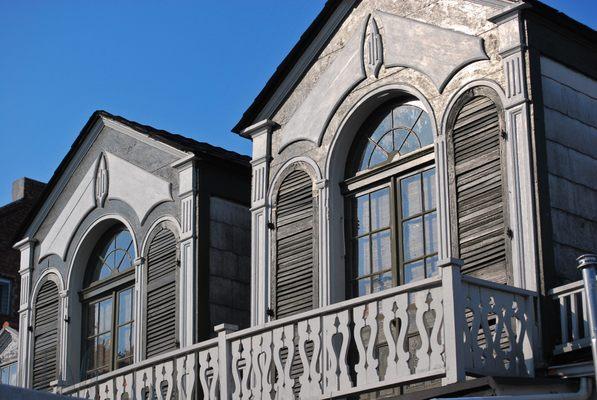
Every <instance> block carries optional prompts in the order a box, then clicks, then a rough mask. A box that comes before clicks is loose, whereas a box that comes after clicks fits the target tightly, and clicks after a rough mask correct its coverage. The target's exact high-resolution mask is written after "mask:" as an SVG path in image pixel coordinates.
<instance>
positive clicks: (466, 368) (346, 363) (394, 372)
mask: <svg viewBox="0 0 597 400" xmlns="http://www.w3.org/2000/svg"><path fill="white" fill-rule="evenodd" d="M440 271H441V272H440V275H441V276H439V277H436V278H430V279H426V280H424V281H420V282H417V283H413V284H408V285H403V286H400V287H396V288H393V289H389V290H386V291H384V292H380V293H376V294H372V295H369V296H365V297H360V298H357V299H353V300H348V301H345V302H341V303H338V304H334V305H331V306H327V307H323V308H320V309H316V310H313V311H310V312H307V313H303V314H300V315H296V316H292V317H288V318H284V319H280V320H277V321H274V322H270V323H267V324H265V325H263V326H258V327H253V328H249V329H246V330H242V331H238V332H233V331H232V330H231V329H229V328H228V329H227V327H226V326H220V327H219V328H218V337H217V338H214V339H211V340H208V341H205V342H202V343H199V344H196V345H194V346H191V347H189V348H186V349H182V350H179V351H175V352H172V353H169V354H165V355H162V356H160V357H156V358H154V359H150V360H146V361H143V362H141V363H138V364H135V365H132V366H130V367H127V368H123V369H120V370H117V371H114V372H112V373H109V374H106V375H103V376H100V377H98V378H96V379H93V380H89V381H85V382H82V383H79V384H76V385H73V386H71V387H67V388H64V389H63V390H62V393H64V394H68V395H72V396H76V397H81V398H84V399H99V400H104V399H121V398H122V395H123V394H125V393H126V394H128V399H145V398H146V397H145V395H146V394H147V393H152V392H153V393H155V394H156V397H157V398H158V399H164V400H170V399H173V398H177V399H190V398H195V397H194V396H197V398H205V399H288V398H293V396H295V395H297V396H299V397H300V398H301V399H319V398H334V397H343V396H347V395H351V394H356V393H363V392H369V391H375V390H381V389H384V388H389V387H393V386H396V385H401V384H407V383H409V382H414V381H422V380H428V379H440V378H441V379H443V380H444V382H445V383H451V382H456V381H462V380H464V379H465V376H466V375H474V376H482V375H492V376H533V373H534V369H533V350H532V346H531V344H532V343H533V340H532V339H533V337H534V332H535V329H534V314H533V310H534V304H533V303H534V299H535V294H534V293H532V292H528V291H524V290H521V289H516V288H512V287H508V286H504V285H497V284H493V283H490V282H486V281H482V280H478V279H474V278H469V277H461V276H460V272H459V266H458V265H455V264H454V263H450V262H448V263H446V264H445V266H443V267H442V268H441V269H440ZM174 393H176V396H175V397H173V395H174Z"/></svg>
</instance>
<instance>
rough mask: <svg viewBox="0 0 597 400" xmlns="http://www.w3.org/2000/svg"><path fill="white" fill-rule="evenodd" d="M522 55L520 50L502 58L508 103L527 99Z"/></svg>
mask: <svg viewBox="0 0 597 400" xmlns="http://www.w3.org/2000/svg"><path fill="white" fill-rule="evenodd" d="M523 57H524V54H523V53H522V52H517V53H514V54H511V55H509V56H507V57H504V58H503V59H502V65H503V69H504V77H505V81H506V97H507V98H508V103H509V104H517V103H520V102H521V101H524V100H526V99H527V93H526V85H525V82H526V79H525V75H524V73H525V68H524V61H523Z"/></svg>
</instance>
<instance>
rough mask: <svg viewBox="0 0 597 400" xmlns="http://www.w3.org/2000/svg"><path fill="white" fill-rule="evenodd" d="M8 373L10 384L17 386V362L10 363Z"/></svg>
mask: <svg viewBox="0 0 597 400" xmlns="http://www.w3.org/2000/svg"><path fill="white" fill-rule="evenodd" d="M8 375H9V381H8V384H9V385H12V386H16V385H17V363H12V364H10V372H9V373H8Z"/></svg>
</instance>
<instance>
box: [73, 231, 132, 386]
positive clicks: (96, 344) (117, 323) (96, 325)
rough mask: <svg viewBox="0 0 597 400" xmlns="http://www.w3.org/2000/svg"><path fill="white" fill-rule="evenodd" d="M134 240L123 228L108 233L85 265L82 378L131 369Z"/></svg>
mask: <svg viewBox="0 0 597 400" xmlns="http://www.w3.org/2000/svg"><path fill="white" fill-rule="evenodd" d="M134 260H135V249H134V245H133V238H132V236H131V234H130V232H129V231H127V230H126V229H124V227H121V226H118V227H115V228H113V229H111V230H110V231H108V232H107V233H106V234H105V235H104V236H103V237H102V238H101V239H100V241H99V242H98V243H97V245H96V248H95V250H94V252H93V253H92V256H91V259H90V260H89V264H88V271H89V273H88V276H87V282H86V288H85V289H83V292H82V297H83V301H84V309H85V330H84V332H85V337H84V346H83V347H84V352H83V366H84V371H85V372H84V377H85V378H91V377H94V376H98V375H101V374H103V373H106V372H109V371H111V370H114V369H117V368H120V367H124V366H126V365H130V364H132V362H133V353H134V326H135V321H134V310H135V305H134V283H135V275H134V269H133V265H134Z"/></svg>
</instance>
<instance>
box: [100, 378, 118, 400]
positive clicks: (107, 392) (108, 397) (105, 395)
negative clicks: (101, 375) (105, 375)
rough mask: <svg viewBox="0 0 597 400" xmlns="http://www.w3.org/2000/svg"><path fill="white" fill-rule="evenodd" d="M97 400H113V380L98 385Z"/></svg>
mask: <svg viewBox="0 0 597 400" xmlns="http://www.w3.org/2000/svg"><path fill="white" fill-rule="evenodd" d="M98 389H99V390H98V394H99V399H98V400H114V380H112V379H108V380H107V381H105V382H102V383H100V384H99V385H98Z"/></svg>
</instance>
